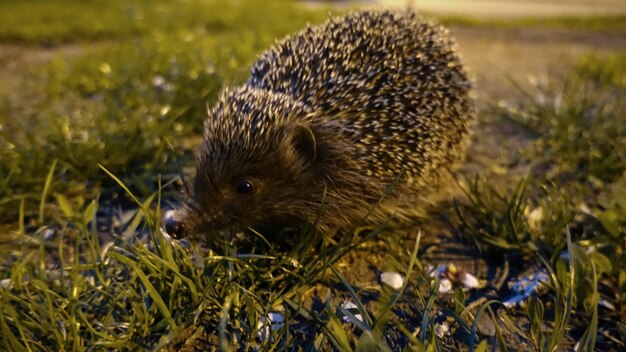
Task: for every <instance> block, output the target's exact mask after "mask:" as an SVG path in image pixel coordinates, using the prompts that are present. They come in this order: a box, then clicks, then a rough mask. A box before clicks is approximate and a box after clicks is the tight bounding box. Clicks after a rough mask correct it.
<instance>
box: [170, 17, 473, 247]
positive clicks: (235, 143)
mask: <svg viewBox="0 0 626 352" xmlns="http://www.w3.org/2000/svg"><path fill="white" fill-rule="evenodd" d="M470 89H471V83H470V81H469V79H468V78H467V74H466V73H465V71H464V68H463V66H462V65H461V62H460V60H459V58H458V56H457V55H456V52H455V49H454V43H453V41H452V40H451V38H450V37H449V35H448V32H447V30H446V29H444V28H443V27H441V26H438V25H435V24H433V23H430V22H429V21H426V20H424V19H422V18H421V17H420V16H419V15H417V14H416V13H414V12H412V11H405V12H396V11H393V10H362V11H358V12H353V13H350V14H347V15H345V16H343V17H335V18H330V19H328V20H327V21H326V22H325V23H323V24H321V25H318V26H313V27H311V26H308V27H307V28H305V29H304V30H302V31H301V32H299V33H297V34H295V35H292V36H289V37H287V38H285V39H282V40H281V41H278V42H277V43H276V44H275V45H274V46H273V47H272V48H270V49H269V50H267V51H265V52H264V53H262V54H261V55H260V57H259V58H258V59H257V61H256V62H255V63H254V64H253V65H252V68H251V69H250V76H249V78H248V79H247V81H246V82H245V84H243V85H242V86H239V87H235V88H226V89H224V90H223V92H222V93H221V94H220V96H219V98H218V100H217V102H216V103H215V104H213V106H212V107H210V108H209V109H208V117H207V119H206V120H205V123H204V136H203V142H202V145H201V147H200V148H199V152H198V154H197V167H196V175H195V178H194V180H193V183H192V185H191V187H190V189H189V191H188V193H189V194H188V195H187V200H186V202H185V203H184V204H183V205H182V206H181V207H180V208H179V209H178V210H176V211H175V212H174V215H173V216H171V217H170V218H169V219H168V220H167V224H166V230H167V232H168V233H170V234H171V235H172V236H173V237H175V238H180V237H182V236H207V235H214V234H220V233H221V234H224V233H227V232H229V231H230V233H233V231H238V232H241V231H246V230H249V229H254V230H256V231H261V232H262V231H266V232H268V233H269V234H274V233H279V230H280V229H284V228H302V227H304V226H309V227H308V228H311V226H312V227H313V228H314V229H315V230H316V231H319V232H321V233H324V234H327V233H328V234H333V233H336V232H338V231H341V230H343V229H346V228H347V227H349V226H351V224H354V223H355V222H357V221H361V220H363V219H364V218H367V221H368V222H372V223H373V222H377V221H383V220H385V219H388V218H389V217H391V216H393V217H396V218H407V217H410V216H411V213H412V212H413V211H414V209H416V207H417V205H418V204H420V202H421V201H422V200H423V199H425V198H426V197H427V195H428V194H432V193H433V192H434V191H435V190H436V189H437V185H438V184H440V183H441V181H442V179H443V178H444V175H445V174H446V172H448V170H452V169H453V168H454V166H455V165H457V164H458V163H459V161H460V160H462V158H463V154H464V149H465V145H466V141H467V139H468V135H469V133H470V129H471V125H472V120H473V119H474V115H475V111H474V104H473V101H472V99H471V98H470ZM262 233H263V232H262Z"/></svg>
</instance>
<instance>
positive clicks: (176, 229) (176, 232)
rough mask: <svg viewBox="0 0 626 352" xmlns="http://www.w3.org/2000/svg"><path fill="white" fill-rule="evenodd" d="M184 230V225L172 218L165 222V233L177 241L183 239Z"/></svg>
mask: <svg viewBox="0 0 626 352" xmlns="http://www.w3.org/2000/svg"><path fill="white" fill-rule="evenodd" d="M185 230H186V228H185V223H183V222H182V221H178V220H176V219H174V218H173V217H170V218H169V219H167V220H166V221H165V231H167V233H168V234H169V235H170V236H172V237H174V238H175V239H177V240H179V239H181V238H183V237H185Z"/></svg>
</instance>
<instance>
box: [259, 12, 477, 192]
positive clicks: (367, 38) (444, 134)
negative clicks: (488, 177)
mask: <svg viewBox="0 0 626 352" xmlns="http://www.w3.org/2000/svg"><path fill="white" fill-rule="evenodd" d="M247 84H248V85H250V86H253V87H256V88H260V89H266V90H272V91H277V92H281V93H284V94H287V95H290V96H292V97H293V98H294V99H295V100H299V101H301V102H302V103H304V104H306V105H308V106H310V107H311V108H312V109H313V110H317V111H321V112H322V114H320V116H326V117H327V119H329V120H335V121H334V122H335V123H337V122H338V121H337V120H340V121H342V123H341V124H342V125H343V126H345V134H346V136H347V137H348V138H350V139H351V140H352V143H354V145H355V146H356V147H357V148H356V151H355V153H356V155H354V157H355V158H356V159H361V160H363V162H364V163H363V171H364V172H367V173H368V174H371V175H374V176H380V177H390V178H393V177H395V176H396V175H397V174H398V172H399V171H400V170H402V171H403V172H404V173H405V174H406V175H407V176H408V179H409V180H410V182H414V183H420V184H425V183H431V182H432V181H434V180H436V179H437V178H438V177H439V173H440V172H441V170H442V169H444V168H447V167H448V166H452V164H454V162H455V161H457V160H458V159H460V154H461V153H462V151H463V140H464V139H466V138H465V137H466V135H467V134H468V130H469V124H470V121H471V120H472V119H473V116H474V112H473V105H472V102H471V99H470V98H469V96H468V92H469V89H470V83H469V80H468V79H467V77H466V75H465V73H464V71H463V69H462V66H461V63H460V61H459V59H458V57H457V55H456V54H455V52H454V48H453V43H452V41H451V40H450V39H449V37H448V33H447V31H446V30H445V29H443V28H442V27H439V26H436V25H433V24H431V23H430V22H427V21H425V20H423V19H421V18H420V17H419V16H417V15H416V14H415V13H413V12H410V11H409V12H394V11H377V10H371V11H360V12H354V13H351V14H349V15H347V16H345V17H339V18H333V19H330V20H328V21H327V22H325V23H324V24H322V25H319V26H316V27H309V28H307V29H305V30H304V31H302V32H300V33H298V34H296V35H293V36H290V37H288V38H286V39H283V40H282V41H280V42H278V43H277V44H276V45H275V46H274V47H273V48H271V49H269V50H268V51H266V52H265V53H263V54H262V55H261V57H260V58H259V59H258V60H257V62H256V63H255V64H254V66H253V67H252V69H251V76H250V78H249V79H248V82H247ZM368 161H369V162H368Z"/></svg>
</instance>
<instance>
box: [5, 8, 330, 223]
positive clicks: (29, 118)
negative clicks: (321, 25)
mask: <svg viewBox="0 0 626 352" xmlns="http://www.w3.org/2000/svg"><path fill="white" fill-rule="evenodd" d="M2 6H5V7H11V6H15V7H16V9H7V11H5V12H4V13H11V14H12V16H10V19H12V20H15V21H21V20H24V19H27V20H33V21H39V19H38V17H37V15H38V14H40V15H41V16H44V15H45V16H50V17H51V18H50V21H51V22H52V23H55V24H56V25H58V26H60V27H61V28H62V29H63V30H64V31H65V32H63V33H61V34H58V33H56V32H54V31H51V32H48V31H45V33H46V35H50V36H53V37H54V38H57V39H58V40H62V39H63V38H65V36H66V35H67V36H70V37H72V38H79V39H80V38H84V39H98V38H94V37H90V35H91V32H90V31H88V30H86V29H83V28H82V27H81V26H83V25H84V26H86V27H87V28H91V27H90V23H91V22H89V20H88V18H91V17H98V18H99V19H103V21H104V22H105V23H106V24H107V28H108V29H110V30H114V31H120V33H119V35H118V36H117V37H116V39H117V41H115V42H111V41H106V42H103V43H102V44H99V45H97V46H95V47H93V48H88V49H87V48H86V49H83V52H81V54H80V55H79V56H78V57H76V58H75V59H68V58H66V57H58V58H57V59H56V60H54V61H52V62H51V63H49V64H46V65H45V66H44V67H41V68H33V69H32V71H31V72H29V73H28V75H26V76H25V77H22V78H21V79H20V83H21V85H20V86H19V89H17V90H16V91H15V92H11V94H10V95H11V97H12V102H11V104H9V103H8V101H7V102H4V101H3V102H2V103H0V125H1V126H2V129H0V145H2V146H3V147H2V148H1V149H0V174H2V175H5V176H3V178H2V179H1V180H0V214H2V215H0V218H1V219H2V220H4V221H6V220H7V219H11V218H13V219H14V218H15V216H16V204H18V203H19V202H20V201H21V199H26V212H27V214H32V211H33V210H34V209H36V208H35V207H34V205H35V204H36V202H37V194H38V192H39V191H40V190H41V185H42V184H43V183H42V180H43V178H44V176H45V175H44V174H43V173H42V172H41V170H47V169H48V168H49V166H50V165H51V163H52V162H53V161H54V160H58V169H57V171H56V172H57V175H58V176H59V177H57V178H55V182H54V184H53V189H54V191H55V192H61V193H64V194H67V195H76V194H83V193H84V192H86V191H87V192H89V191H90V190H91V193H90V194H91V196H93V195H94V194H95V193H96V192H97V190H98V187H95V186H97V185H99V184H100V183H102V182H104V183H105V184H104V186H107V185H110V180H109V179H108V178H107V177H105V176H104V175H103V173H102V172H101V171H100V169H99V168H98V164H102V165H105V166H106V167H107V168H109V169H110V170H111V171H113V172H114V173H116V174H120V175H123V178H124V181H125V182H126V183H128V184H129V185H130V186H132V187H137V188H139V190H141V192H142V193H141V194H142V195H144V196H145V195H148V194H150V193H152V192H154V191H155V190H156V187H155V185H156V182H155V181H156V177H157V175H158V174H163V175H166V178H168V179H171V178H173V177H174V176H176V173H178V172H179V171H180V170H181V164H182V165H185V164H189V161H190V160H193V157H192V155H191V154H192V153H191V151H192V150H193V148H194V147H195V145H196V143H197V142H198V140H199V139H198V135H199V133H198V132H199V129H200V128H201V126H202V120H203V119H204V116H205V110H206V106H207V103H210V102H211V101H212V99H214V97H215V96H216V95H217V93H218V91H219V89H221V88H222V87H223V86H225V85H233V84H238V83H240V82H241V81H243V80H245V79H246V77H247V67H249V65H250V64H251V63H252V61H253V60H254V58H255V57H256V55H257V54H258V53H259V52H261V51H262V50H263V49H265V48H267V47H268V46H270V45H271V44H272V43H273V41H274V40H276V38H280V37H282V36H284V35H285V34H287V33H288V32H291V31H294V30H298V29H300V28H301V27H302V26H304V25H305V24H306V23H307V22H309V21H321V20H323V19H325V18H326V17H327V14H326V12H325V11H318V12H310V11H305V10H302V9H299V8H297V7H295V6H294V5H293V4H292V3H290V2H285V1H273V2H269V3H266V4H260V3H258V2H241V3H238V4H230V3H223V2H209V4H208V5H205V4H204V3H201V2H198V1H190V2H183V3H180V4H176V3H174V2H159V3H156V4H153V3H152V2H137V3H135V4H134V5H133V6H134V7H135V10H136V11H138V12H141V13H144V12H146V15H145V18H146V19H148V18H150V21H154V23H151V24H150V25H149V26H148V29H147V30H146V31H144V32H139V33H135V34H133V35H131V34H132V33H130V32H125V29H124V28H126V27H125V26H126V25H122V23H130V22H132V21H130V20H128V19H127V18H125V17H124V16H123V15H122V14H121V13H118V12H116V11H117V10H118V8H121V7H124V6H129V5H127V4H126V3H125V2H122V1H119V2H116V1H112V2H107V5H106V6H105V5H103V4H102V3H99V2H93V3H84V2H71V1H70V2H68V5H67V7H66V6H60V7H59V5H58V4H57V3H56V2H45V1H44V2H15V3H13V2H2V3H0V7H2ZM48 6H52V7H55V8H56V7H59V10H58V15H54V16H53V15H51V14H50V13H55V14H57V11H52V10H50V9H49V8H48ZM84 7H87V8H89V9H90V11H96V12H98V13H99V12H100V11H102V14H101V15H99V16H95V15H90V13H91V12H89V11H88V12H86V13H84V14H81V13H82V12H81V11H82V8H84ZM218 9H219V11H218ZM243 9H246V10H245V11H244V10H243ZM20 11H22V12H20ZM51 11H52V12H51ZM65 11H67V12H68V14H67V16H68V17H70V18H71V17H79V18H81V21H82V20H85V23H83V24H80V25H79V24H78V23H75V22H74V21H68V20H67V18H66V17H65V16H66V13H65ZM109 11H111V13H109ZM79 14H81V15H79ZM81 16H82V17H81ZM107 16H110V17H111V18H110V19H108V17H107ZM31 17H35V19H32V18H31ZM179 17H180V18H182V19H185V20H178V18H179ZM85 18H86V19H85ZM272 18H274V19H277V20H269V19H272ZM285 18H288V19H289V20H284V19H285ZM278 19H281V20H278ZM200 20H202V23H200V22H197V23H196V22H195V21H200ZM216 23H221V24H220V25H217V24H216ZM3 24H5V23H3ZM238 24H245V25H238ZM22 25H25V27H20V26H22ZM74 25H76V26H79V28H75V27H74ZM91 25H93V26H95V27H97V26H98V22H97V21H96V22H94V23H92V24H91ZM7 28H9V27H7ZM20 28H24V30H28V29H31V27H29V26H28V21H26V22H24V23H23V22H20V24H19V25H15V26H13V27H10V28H9V29H10V30H12V31H16V32H19V31H20ZM45 28H47V27H45ZM32 29H33V30H36V27H33V28H32ZM42 35H43V34H42ZM33 36H34V37H36V38H38V39H36V41H37V40H44V38H43V37H40V36H39V34H33ZM45 40H47V39H45ZM0 41H2V36H1V35H0ZM6 99H7V100H8V98H6ZM65 180H67V182H64V181H65ZM86 182H89V183H90V184H91V186H90V187H89V189H90V190H85V187H84V186H85V183H86ZM94 190H95V191H96V192H93V191H94Z"/></svg>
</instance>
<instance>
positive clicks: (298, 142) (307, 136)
mask: <svg viewBox="0 0 626 352" xmlns="http://www.w3.org/2000/svg"><path fill="white" fill-rule="evenodd" d="M285 142H286V143H287V145H288V146H289V147H288V150H290V151H292V152H293V154H295V155H297V157H298V158H299V159H300V160H302V161H304V162H305V163H312V162H314V161H315V159H316V158H317V141H316V140H315V134H314V133H313V130H312V129H311V128H310V127H309V126H306V125H302V124H294V125H291V126H287V127H285ZM293 154H292V155H293Z"/></svg>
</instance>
